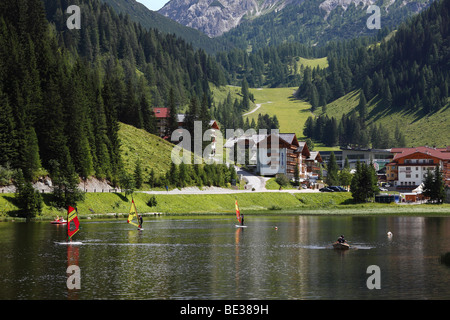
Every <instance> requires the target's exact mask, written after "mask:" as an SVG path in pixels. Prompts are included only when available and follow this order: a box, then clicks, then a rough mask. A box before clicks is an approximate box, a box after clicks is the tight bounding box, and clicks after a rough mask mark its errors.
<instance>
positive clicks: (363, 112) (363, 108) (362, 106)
mask: <svg viewBox="0 0 450 320" xmlns="http://www.w3.org/2000/svg"><path fill="white" fill-rule="evenodd" d="M358 111H359V118H360V119H361V121H362V122H364V121H365V120H366V118H367V101H366V96H365V95H364V90H361V91H360V93H359V104H358Z"/></svg>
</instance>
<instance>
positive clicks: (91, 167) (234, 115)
mask: <svg viewBox="0 0 450 320" xmlns="http://www.w3.org/2000/svg"><path fill="white" fill-rule="evenodd" d="M150 2H151V1H148V2H147V3H150ZM155 2H156V1H155ZM163 2H164V4H162V5H161V6H160V8H158V9H149V7H148V6H146V5H147V4H146V3H145V1H138V0H2V1H1V2H0V114H1V116H0V221H2V222H1V223H0V224H1V225H3V226H7V225H27V226H33V225H41V224H42V225H43V226H44V225H45V228H48V229H50V230H51V231H49V232H56V231H58V232H63V231H61V230H66V229H62V228H61V229H56V228H58V227H59V226H58V225H59V224H61V225H63V226H62V227H63V228H67V232H66V231H64V232H63V233H61V234H59V233H58V235H59V240H58V241H60V240H61V241H67V242H68V243H70V242H71V241H77V239H78V240H80V239H81V240H80V241H81V242H83V244H82V245H80V246H78V247H76V250H77V251H76V252H77V259H78V250H80V251H79V256H80V268H81V272H83V267H81V265H82V250H83V248H85V242H87V243H88V244H89V241H103V240H93V239H94V238H95V237H96V238H95V239H99V238H101V237H102V236H101V234H102V233H101V231H99V233H97V235H96V236H95V237H94V238H93V239H89V238H88V236H87V233H88V232H89V228H91V225H92V228H94V224H93V222H99V224H101V223H104V224H108V225H113V224H112V222H117V224H118V225H120V226H121V228H124V229H128V232H129V231H130V230H132V231H133V232H135V233H136V234H141V235H142V236H143V237H147V236H151V235H152V233H153V232H157V231H156V229H154V228H158V224H157V222H158V221H166V220H164V219H168V221H169V220H170V219H175V218H178V219H182V220H183V219H185V218H186V217H191V218H192V219H194V221H197V223H205V221H204V220H205V219H207V217H211V216H212V217H217V218H219V217H221V218H223V219H225V220H227V219H228V221H232V222H231V224H232V226H233V229H232V232H233V235H232V238H233V246H234V240H235V237H236V241H238V240H237V239H238V237H240V239H241V241H242V240H243V238H245V236H247V237H250V234H251V232H253V231H252V220H253V221H254V223H257V221H258V219H261V218H260V217H261V216H262V217H267V219H281V220H280V221H281V222H273V224H274V225H275V224H276V226H275V227H273V228H271V229H273V230H276V232H278V233H277V234H280V233H282V230H283V229H282V227H280V226H281V225H282V223H283V221H284V220H283V219H294V218H289V217H295V219H299V221H302V219H309V218H308V217H309V216H311V217H317V219H319V218H320V219H332V218H334V217H345V218H346V219H353V218H352V217H359V218H361V219H362V218H364V217H367V216H371V217H378V216H382V218H383V219H390V218H392V217H403V218H405V219H406V218H411V219H412V218H418V217H420V219H427V217H432V216H439V217H444V218H445V219H447V218H448V215H450V99H449V89H450V88H449V87H450V0H403V1H400V0H393V1H381V0H380V1H377V0H348V1H332V0H259V1H256V0H239V1H237V0H236V1H232V0H171V1H163ZM244 215H245V222H244ZM183 217H184V218H183ZM217 218H216V219H217ZM444 218H443V219H444ZM158 219H159V220H158ZM373 219H375V218H373ZM172 223H173V224H175V223H176V221H175V222H174V220H172ZM261 223H262V222H261ZM286 223H287V222H286ZM374 223H375V222H372V226H373V224H374ZM55 224H56V226H55ZM235 224H236V228H237V227H238V226H241V227H244V226H245V227H246V226H249V228H248V229H245V230H241V229H242V228H241V229H240V230H236V228H234V225H235ZM422 224H423V225H426V223H425V222H422ZM83 225H84V226H83ZM132 225H134V226H135V227H132ZM211 225H214V224H213V223H212V224H211ZM368 225H370V222H368ZM442 225H443V226H445V228H446V230H450V222H449V221H446V220H444V222H442ZM289 226H291V225H289ZM136 227H137V229H138V230H136ZM341 227H342V225H341ZM28 228H31V227H28ZM42 228H44V227H42ZM51 228H53V229H51ZM83 228H84V230H83ZM113 228H115V227H113ZM172 228H174V229H175V230H174V231H173V232H176V229H177V227H176V225H173V226H172ZM208 228H214V227H208ZM298 228H299V229H301V228H303V227H301V226H298ZM305 228H306V227H305ZM355 228H356V227H355ZM393 228H394V227H392V226H389V224H388V227H386V229H385V230H384V229H383V230H384V231H383V236H386V234H387V235H388V236H392V233H393V234H394V236H393V237H394V238H393V239H394V240H395V236H396V232H395V231H393V230H392V229H393ZM398 228H400V227H398ZM2 229H3V228H2V226H0V239H1V238H2V236H1V234H2V233H4V234H6V233H5V232H7V231H2ZM343 229H344V230H342V229H340V230H342V231H340V230H339V231H337V230H334V229H333V230H332V231H331V232H335V233H332V234H330V233H328V235H327V236H328V237H329V241H328V242H329V244H330V246H331V244H333V246H332V247H331V249H333V247H334V249H344V250H330V252H335V251H339V252H341V251H350V254H351V253H352V252H351V251H352V250H351V249H352V243H351V241H349V243H350V245H348V244H347V242H346V240H344V239H343V236H342V239H341V238H339V239H338V241H336V239H337V237H338V236H339V235H340V234H341V233H345V234H346V235H347V233H350V232H346V231H345V228H343ZM55 230H56V231H55ZM235 230H236V235H235V234H234V232H235ZM318 230H320V228H319V229H318ZM377 230H379V229H377ZM399 230H402V229H399ZM118 232H119V231H118ZM317 232H319V231H317ZM388 232H389V233H388ZM391 232H392V233H391ZM83 233H85V235H83ZM438 233H439V232H438ZM448 233H449V232H447V233H446V236H444V235H441V236H442V237H443V238H439V239H440V240H443V239H444V238H445V239H446V240H445V241H447V242H446V243H447V244H449V243H450V242H449V241H448V237H449V236H450V235H449V234H448ZM75 234H76V235H75ZM133 234H134V233H133ZM146 234H147V235H146ZM352 235H353V238H355V239H356V238H358V237H359V238H361V237H363V234H358V235H356V234H355V232H353V233H352ZM128 236H129V237H131V235H128ZM55 237H56V234H55ZM72 237H73V239H72ZM299 238H300V237H299ZM346 238H347V236H346ZM182 239H183V238H182ZM349 240H352V239H349ZM384 240H385V239H384V238H383V241H384ZM5 241H6V240H5ZM55 241H56V240H55ZM133 241H134V240H133V239H130V243H132V242H133ZM136 241H139V240H136ZM149 241H150V240H149ZM181 241H183V240H181ZM264 241H266V240H263V242H264ZM360 241H362V240H360ZM0 242H3V239H2V240H1V241H0ZM5 243H6V242H5ZM392 243H393V242H392ZM86 246H87V245H86ZM354 246H356V247H357V245H354ZM72 247H73V245H72V246H71V248H72ZM359 247H360V249H361V250H359V251H360V252H363V251H364V250H362V249H364V245H360V246H359ZM57 248H58V247H57ZM64 248H65V249H64V250H67V248H68V247H64ZM349 248H350V250H347V249H349ZM71 250H72V249H71ZM111 250H112V249H111ZM139 250H141V249H139ZM155 250H156V248H155ZM371 250H372V249H371ZM369 251H370V250H369ZM444 251H445V250H444ZM446 251H450V246H447V250H446ZM0 252H1V251H0ZM354 252H355V253H354V254H356V252H357V251H354ZM441 253H442V257H441V256H440V254H439V256H440V259H441V260H442V264H438V265H439V266H440V267H444V268H445V266H444V264H445V263H447V265H450V254H449V253H448V254H447V255H444V253H445V252H441ZM71 254H73V252H72V253H71ZM112 254H113V253H112ZM2 255H3V254H2ZM65 258H66V259H69V257H68V256H66V257H65ZM72 258H73V257H72ZM72 258H71V259H72ZM345 258H346V259H347V258H348V259H349V260H350V255H347V256H346V257H345ZM233 259H234V253H233ZM71 261H72V260H71ZM133 261H134V260H133ZM187 263H190V262H187ZM84 268H85V269H84V270H86V268H87V267H86V266H85V267H84ZM0 270H3V267H1V263H0ZM442 270H445V272H446V274H448V270H450V269H449V268H448V267H447V269H442ZM84 272H88V271H84ZM82 274H83V273H82ZM382 274H383V273H382ZM83 276H85V274H83ZM82 279H86V278H82ZM2 281H3V280H0V283H2ZM87 281H88V280H87V279H86V280H84V282H82V283H83V285H84V286H87ZM233 281H234V279H233ZM364 281H365V280H364ZM383 281H384V278H383ZM64 283H65V282H64ZM67 283H68V284H69V282H67ZM364 284H365V282H364ZM383 284H384V282H383ZM64 285H65V284H64ZM83 285H82V287H81V290H79V292H78V293H79V294H82V293H83ZM168 287H170V286H168ZM5 288H6V287H5ZM5 290H6V289H5ZM130 290H132V289H130ZM248 290H251V289H248ZM366 290H367V289H366ZM66 291H67V289H66ZM69 291H70V290H69ZM1 292H2V289H0V298H1V299H17V297H19V296H20V295H18V296H16V295H15V294H11V293H5V294H2V293H1ZM133 292H134V291H133ZM218 292H221V291H220V290H219V291H214V293H213V294H211V296H208V295H205V297H207V298H211V297H212V298H213V299H214V298H218V299H222V298H224V299H229V298H231V299H234V298H233V297H232V296H231V297H230V296H229V295H226V294H225V295H223V296H222V295H220V294H219V293H218ZM66 294H68V295H69V296H70V294H73V292H69V293H66ZM25 296H26V295H25ZM181 296H182V297H185V298H187V297H190V296H189V295H188V293H186V295H183V294H181ZM319 296H320V297H326V295H319ZM170 297H175V298H176V297H177V296H176V295H174V296H170V295H167V296H165V295H164V294H161V295H159V296H158V294H155V295H151V296H145V295H144V296H141V295H139V294H136V296H130V298H131V299H142V298H150V299H153V298H156V299H159V298H170ZM193 297H194V298H197V299H202V297H203V296H202V295H198V296H196V295H193ZM242 297H244V299H245V298H249V299H251V298H252V296H242ZM254 297H256V299H266V298H269V299H270V298H274V297H275V299H277V298H278V297H279V296H276V295H275V294H274V296H270V295H268V296H264V295H256V294H255V296H254ZM281 297H284V298H286V297H287V298H288V299H290V298H294V299H297V298H300V299H301V298H302V297H300V296H296V295H295V294H293V295H292V296H283V295H281ZM358 297H361V296H358ZM362 297H363V298H365V296H362ZM31 298H32V299H33V298H37V299H47V298H49V299H53V296H51V295H50V296H47V295H45V294H42V295H37V296H31ZM55 298H56V299H60V298H61V297H60V296H56V297H55ZM86 298H87V299H91V298H97V297H96V296H90V295H87V296H84V299H86ZM99 298H104V299H115V297H114V295H113V294H108V293H105V295H103V296H99ZM119 298H120V299H128V297H127V296H126V295H124V296H120V297H119ZM237 298H238V299H239V298H240V296H238V297H237ZM306 298H307V297H306ZM404 298H406V299H408V298H409V296H404ZM431 298H432V299H433V298H450V296H449V295H448V291H447V292H446V293H445V294H444V295H443V296H437V297H431ZM18 299H21V298H18ZM63 299H66V297H65V296H63ZM82 299H83V297H82ZM184 311H186V312H188V311H191V312H193V314H195V312H200V311H201V309H192V310H189V309H185V310H184ZM253 311H255V310H253ZM259 311H264V309H262V310H259ZM191 314H192V313H191Z"/></svg>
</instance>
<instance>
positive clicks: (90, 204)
mask: <svg viewBox="0 0 450 320" xmlns="http://www.w3.org/2000/svg"><path fill="white" fill-rule="evenodd" d="M133 197H134V200H135V203H136V206H137V208H138V211H139V212H140V213H143V214H146V213H162V214H206V213H208V214H230V215H232V214H234V212H235V211H234V200H235V199H236V198H237V199H238V201H239V207H240V209H241V211H242V212H243V213H245V214H400V215H425V214H433V215H450V204H444V205H426V204H423V205H397V204H380V203H364V204H355V203H353V201H352V198H351V194H350V193H292V194H291V193H287V192H274V193H257V192H255V193H253V192H248V193H240V194H195V195H194V194H176V195H172V194H158V195H155V197H156V200H157V205H156V206H153V207H150V206H149V205H148V204H147V203H148V201H149V199H150V198H151V197H152V195H149V194H145V193H135V194H134V195H133ZM130 204H131V197H128V198H127V197H125V196H124V195H123V194H120V193H88V194H86V199H85V201H83V202H80V203H79V204H78V212H79V214H80V216H81V217H88V216H92V217H109V216H111V215H112V216H115V214H120V215H126V214H127V213H128V212H129V209H130ZM16 214H17V207H16V206H15V204H14V195H12V194H3V195H1V196H0V218H2V219H8V218H11V217H15V216H16ZM58 214H59V215H61V214H65V211H64V210H62V211H58V210H57V209H55V208H53V207H52V206H51V205H50V195H49V194H45V195H44V208H43V212H42V215H41V216H40V217H38V218H39V219H53V218H54V217H55V216H56V215H58Z"/></svg>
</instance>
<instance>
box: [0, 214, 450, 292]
mask: <svg viewBox="0 0 450 320" xmlns="http://www.w3.org/2000/svg"><path fill="white" fill-rule="evenodd" d="M246 224H247V225H248V228H236V227H235V222H234V220H233V219H232V218H231V217H201V218H197V217H183V218H170V217H155V218H151V219H147V220H146V227H145V230H143V231H138V230H135V229H134V228H131V227H130V226H129V225H128V224H126V223H124V222H123V221H102V222H93V221H82V224H81V229H80V232H79V233H78V234H77V240H79V241H81V242H82V245H79V246H60V245H59V246H58V245H56V244H55V242H58V241H61V240H62V239H65V233H64V231H65V230H63V229H62V228H59V226H57V225H50V224H48V223H31V224H20V223H3V224H0V243H1V244H2V245H1V246H0V255H1V256H2V257H4V259H2V260H1V262H0V273H1V274H2V278H1V279H0V299H449V298H450V277H449V276H450V268H448V267H447V266H446V265H445V264H442V263H441V255H443V253H445V252H448V251H450V219H449V218H445V217H436V218H434V217H432V218H424V217H386V216H382V217H376V216H371V217H355V216H339V217H332V216H282V217H280V216H277V217H265V216H247V219H246ZM275 226H277V228H275ZM388 231H391V232H392V234H393V235H392V237H388V236H387V232H388ZM340 234H344V235H345V237H346V239H347V240H348V242H349V243H350V244H351V246H352V247H351V249H350V250H344V251H342V250H333V248H332V246H331V244H332V243H333V242H334V241H335V239H336V238H337V237H338V236H339V235H340ZM72 264H75V265H77V266H79V267H80V270H81V279H82V280H81V289H80V290H75V291H74V290H68V289H67V285H66V280H67V275H66V269H67V267H68V266H69V265H72ZM370 265H377V266H379V267H380V270H381V289H380V290H369V289H368V288H367V287H366V280H367V277H368V275H367V273H366V270H367V267H368V266H370Z"/></svg>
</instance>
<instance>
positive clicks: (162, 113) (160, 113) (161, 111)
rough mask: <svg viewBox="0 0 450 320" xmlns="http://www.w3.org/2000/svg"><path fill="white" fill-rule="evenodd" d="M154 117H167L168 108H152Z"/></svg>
mask: <svg viewBox="0 0 450 320" xmlns="http://www.w3.org/2000/svg"><path fill="white" fill-rule="evenodd" d="M153 111H154V112H155V117H156V118H168V117H169V108H153Z"/></svg>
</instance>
